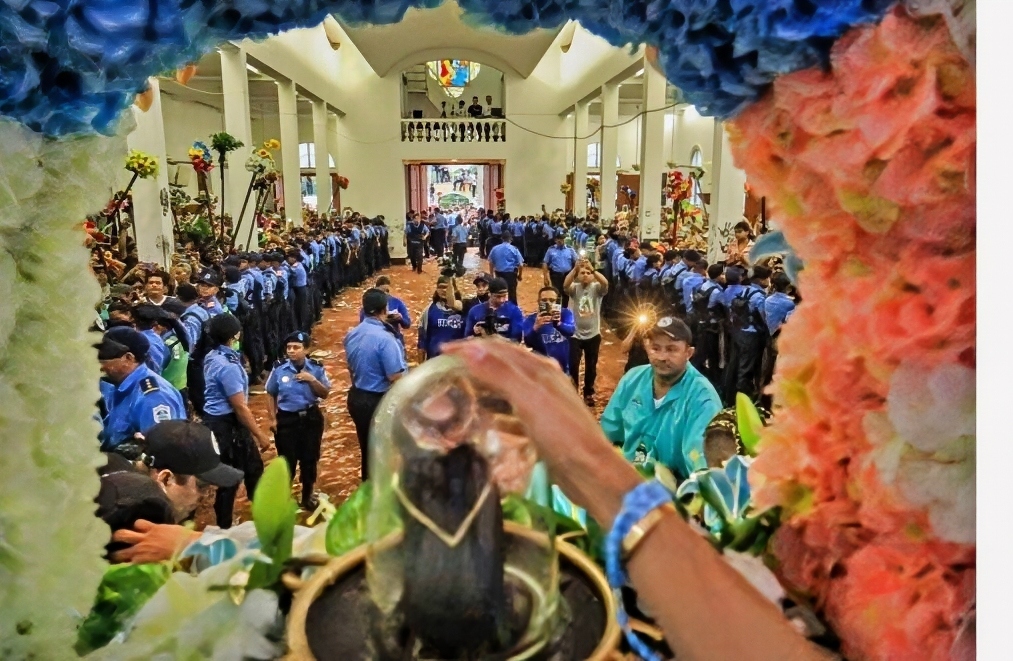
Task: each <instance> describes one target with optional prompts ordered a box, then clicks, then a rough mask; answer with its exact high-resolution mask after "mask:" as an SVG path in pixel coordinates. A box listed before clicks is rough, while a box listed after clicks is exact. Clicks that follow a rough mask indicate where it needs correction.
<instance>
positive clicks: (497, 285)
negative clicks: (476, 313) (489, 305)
mask: <svg viewBox="0 0 1013 661" xmlns="http://www.w3.org/2000/svg"><path fill="white" fill-rule="evenodd" d="M509 290H510V286H509V285H507V281H506V280H504V279H503V278H489V293H490V294H502V293H505V292H507V291H509Z"/></svg>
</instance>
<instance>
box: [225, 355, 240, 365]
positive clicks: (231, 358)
mask: <svg viewBox="0 0 1013 661" xmlns="http://www.w3.org/2000/svg"><path fill="white" fill-rule="evenodd" d="M225 357H226V358H228V360H229V362H230V363H235V364H236V365H239V364H240V363H241V362H242V359H241V358H240V357H239V354H235V353H230V354H226V356H225Z"/></svg>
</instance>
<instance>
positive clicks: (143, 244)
mask: <svg viewBox="0 0 1013 661" xmlns="http://www.w3.org/2000/svg"><path fill="white" fill-rule="evenodd" d="M148 84H149V85H150V86H151V94H152V100H151V107H149V108H148V110H147V112H145V111H142V110H141V109H140V108H138V107H137V106H131V107H130V109H131V111H132V112H133V115H134V121H135V122H136V123H137V125H136V127H135V128H134V130H133V131H132V132H131V133H130V135H128V136H127V146H128V147H129V148H130V149H136V150H138V151H142V152H144V153H145V154H148V155H150V156H154V157H155V158H156V159H158V175H156V176H155V177H153V178H151V179H138V180H137V181H136V182H134V186H133V188H131V189H130V190H131V197H132V198H133V204H134V223H135V226H134V229H133V230H131V232H130V233H131V234H132V235H133V236H134V237H135V238H136V240H137V256H138V258H139V259H140V260H141V261H142V262H156V263H158V264H161V265H162V266H163V267H165V268H168V267H169V263H170V257H171V255H172V252H173V239H172V212H171V211H170V209H169V165H168V164H167V163H166V162H165V161H166V155H165V127H164V125H163V123H162V94H161V91H160V89H159V85H158V79H157V78H149V79H148ZM126 176H127V177H128V179H127V181H129V177H130V176H131V175H130V173H126ZM124 185H126V182H124Z"/></svg>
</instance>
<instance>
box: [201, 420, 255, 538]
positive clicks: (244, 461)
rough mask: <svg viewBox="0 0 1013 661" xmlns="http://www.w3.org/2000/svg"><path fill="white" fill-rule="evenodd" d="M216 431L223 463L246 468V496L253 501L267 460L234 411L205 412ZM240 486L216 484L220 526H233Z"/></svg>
mask: <svg viewBox="0 0 1013 661" xmlns="http://www.w3.org/2000/svg"><path fill="white" fill-rule="evenodd" d="M201 421H202V422H203V423H204V425H205V426H206V427H207V428H208V429H210V430H211V433H212V434H214V435H215V440H217V441H218V449H219V450H220V451H221V455H222V463H224V464H228V465H229V466H232V467H233V468H238V469H239V470H241V471H243V483H244V484H245V485H246V497H247V498H248V499H249V500H250V501H252V500H253V494H254V493H255V492H256V491H257V483H258V482H260V476H261V475H263V474H264V460H263V459H262V458H261V456H260V450H259V449H258V448H257V444H256V442H255V441H254V440H253V436H251V435H250V430H248V429H247V428H246V427H244V426H243V425H241V424H240V423H239V418H237V417H236V414H235V413H230V414H228V415H206V416H204V417H203V419H202V420H201ZM238 491H239V486H238V485H236V486H234V487H231V488H229V489H225V488H222V487H217V493H215V519H216V522H217V524H218V527H219V528H229V527H231V526H232V509H233V507H234V506H235V504H236V493H238Z"/></svg>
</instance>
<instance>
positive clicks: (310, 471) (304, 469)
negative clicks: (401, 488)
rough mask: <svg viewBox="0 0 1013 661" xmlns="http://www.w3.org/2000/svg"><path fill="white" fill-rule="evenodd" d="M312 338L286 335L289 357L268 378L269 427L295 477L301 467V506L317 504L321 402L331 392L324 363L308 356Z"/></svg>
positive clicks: (287, 354) (303, 334) (321, 421)
mask: <svg viewBox="0 0 1013 661" xmlns="http://www.w3.org/2000/svg"><path fill="white" fill-rule="evenodd" d="M309 343H310V337H309V335H307V334H306V333H303V332H302V331H296V332H294V333H292V334H291V335H289V336H288V337H286V338H285V355H286V356H287V360H285V361H284V362H282V363H279V364H278V365H277V366H276V367H275V368H274V369H273V370H271V375H270V376H269V377H267V385H266V390H267V394H268V395H270V399H269V400H268V415H269V421H270V422H269V427H270V428H271V429H272V430H273V431H274V444H275V447H277V448H278V456H279V457H284V458H285V461H287V462H288V467H289V470H290V471H291V472H290V475H291V476H292V478H293V479H294V478H295V469H296V465H297V464H298V465H299V466H300V474H299V479H300V480H301V481H302V507H303V509H305V510H309V511H312V510H314V509H316V507H317V499H316V496H314V495H313V484H314V483H315V482H316V480H317V463H318V462H319V461H320V442H321V440H322V439H323V436H324V414H323V413H322V412H321V411H320V406H319V402H320V400H322V399H326V398H327V396H328V395H330V394H331V382H330V380H328V378H327V374H326V373H325V372H324V366H323V365H321V364H320V363H318V362H317V361H315V360H312V359H310V358H307V357H306V351H307V349H308V348H309Z"/></svg>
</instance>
